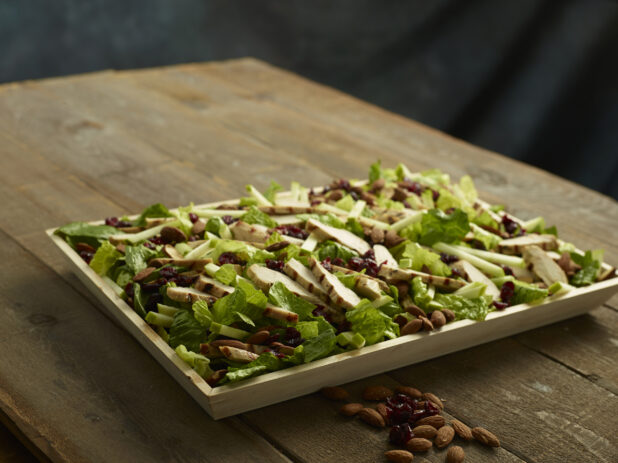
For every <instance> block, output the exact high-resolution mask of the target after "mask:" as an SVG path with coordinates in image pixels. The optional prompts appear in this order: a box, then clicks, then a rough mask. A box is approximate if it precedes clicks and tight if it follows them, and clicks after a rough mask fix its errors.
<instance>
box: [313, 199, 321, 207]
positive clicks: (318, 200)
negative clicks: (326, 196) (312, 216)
mask: <svg viewBox="0 0 618 463" xmlns="http://www.w3.org/2000/svg"><path fill="white" fill-rule="evenodd" d="M318 204H322V200H321V199H312V200H311V205H312V206H317V205H318Z"/></svg>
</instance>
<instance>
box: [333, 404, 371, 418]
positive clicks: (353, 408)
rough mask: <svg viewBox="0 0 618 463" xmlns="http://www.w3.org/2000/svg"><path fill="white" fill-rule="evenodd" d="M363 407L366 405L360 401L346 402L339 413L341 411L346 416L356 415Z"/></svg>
mask: <svg viewBox="0 0 618 463" xmlns="http://www.w3.org/2000/svg"><path fill="white" fill-rule="evenodd" d="M363 408H365V406H364V405H363V404H359V403H350V404H345V405H344V406H343V407H341V408H340V409H339V413H341V414H342V415H344V416H354V415H356V414H357V413H358V412H360V411H361V410H362V409H363Z"/></svg>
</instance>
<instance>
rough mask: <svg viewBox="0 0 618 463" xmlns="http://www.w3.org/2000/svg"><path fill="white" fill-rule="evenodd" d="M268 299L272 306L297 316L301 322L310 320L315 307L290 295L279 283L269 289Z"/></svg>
mask: <svg viewBox="0 0 618 463" xmlns="http://www.w3.org/2000/svg"><path fill="white" fill-rule="evenodd" d="M268 298H269V299H270V302H271V303H273V304H274V305H276V306H279V307H281V308H282V309H285V310H289V311H290V312H294V313H296V314H298V318H299V320H301V321H304V320H308V319H310V318H311V317H312V315H311V312H312V311H313V310H314V309H315V305H313V304H312V303H311V302H307V301H306V300H304V299H302V298H300V297H298V296H296V295H295V294H292V292H291V291H290V290H289V289H287V288H286V287H285V285H284V284H283V283H281V282H280V281H277V282H276V283H275V284H274V285H272V286H271V287H270V291H269V292H268Z"/></svg>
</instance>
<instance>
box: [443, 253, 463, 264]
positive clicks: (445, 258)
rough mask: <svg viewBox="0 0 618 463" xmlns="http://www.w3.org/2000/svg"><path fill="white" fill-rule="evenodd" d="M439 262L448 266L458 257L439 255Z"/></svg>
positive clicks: (445, 254)
mask: <svg viewBox="0 0 618 463" xmlns="http://www.w3.org/2000/svg"><path fill="white" fill-rule="evenodd" d="M440 260H441V261H442V262H444V263H445V264H447V265H449V264H452V263H454V262H457V261H458V260H459V257H457V256H454V255H452V254H447V253H445V252H441V253H440Z"/></svg>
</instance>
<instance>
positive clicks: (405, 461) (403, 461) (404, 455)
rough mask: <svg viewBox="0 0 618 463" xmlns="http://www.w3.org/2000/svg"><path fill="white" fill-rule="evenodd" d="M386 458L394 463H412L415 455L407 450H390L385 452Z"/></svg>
mask: <svg viewBox="0 0 618 463" xmlns="http://www.w3.org/2000/svg"><path fill="white" fill-rule="evenodd" d="M384 456H385V457H386V459H387V460H388V461H392V462H393V463H410V462H411V461H412V460H413V459H414V455H412V454H411V453H410V452H408V451H407V450H389V451H388V452H384Z"/></svg>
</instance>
